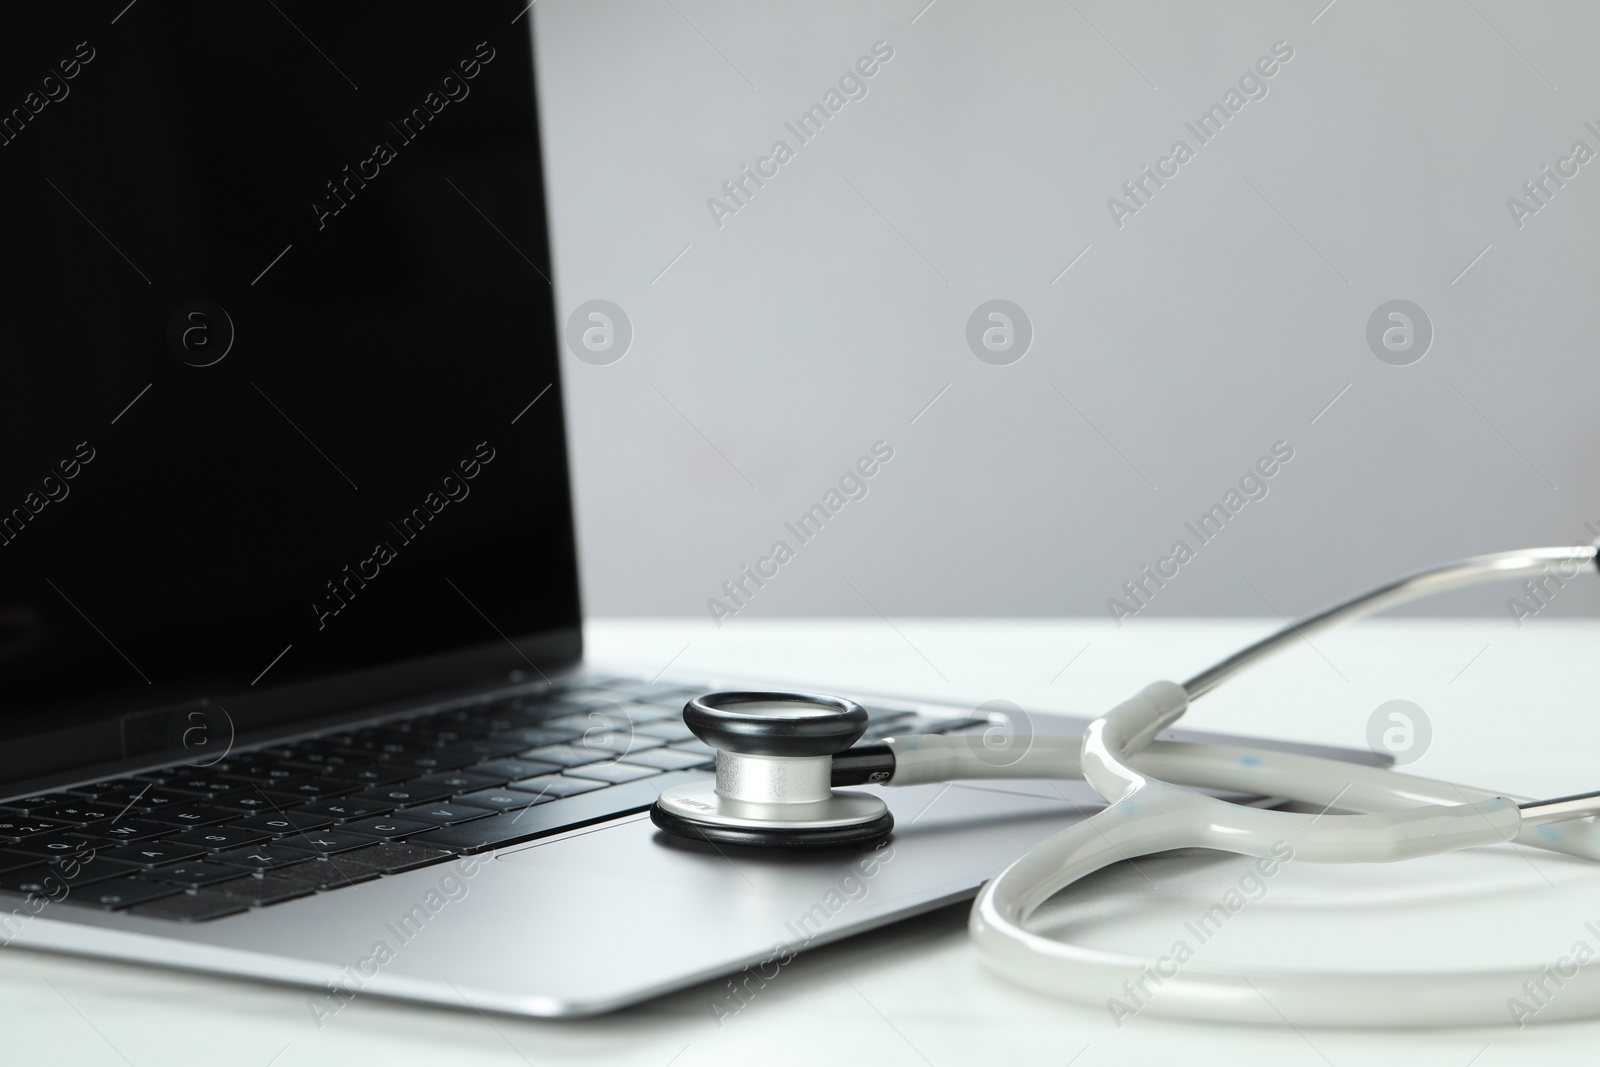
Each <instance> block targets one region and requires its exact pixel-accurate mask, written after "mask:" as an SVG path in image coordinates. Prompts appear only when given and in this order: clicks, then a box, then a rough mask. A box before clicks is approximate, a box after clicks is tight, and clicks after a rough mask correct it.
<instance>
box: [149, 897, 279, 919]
mask: <svg viewBox="0 0 1600 1067" xmlns="http://www.w3.org/2000/svg"><path fill="white" fill-rule="evenodd" d="M249 909H250V905H249V903H248V902H246V901H244V900H241V899H240V898H238V897H235V896H229V895H228V894H226V893H220V892H216V893H213V892H200V893H181V894H179V895H178V896H173V897H166V898H163V899H161V900H154V901H151V902H150V903H148V904H138V905H135V906H134V907H131V908H129V909H128V914H129V915H137V916H139V917H140V918H141V919H167V920H170V921H173V922H182V923H203V922H209V921H210V920H212V919H221V918H223V917H225V916H228V915H237V914H239V913H240V912H242V911H248V910H249Z"/></svg>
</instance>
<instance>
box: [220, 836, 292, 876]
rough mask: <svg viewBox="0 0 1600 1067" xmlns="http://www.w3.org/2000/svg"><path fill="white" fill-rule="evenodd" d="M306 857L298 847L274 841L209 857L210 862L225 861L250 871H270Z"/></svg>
mask: <svg viewBox="0 0 1600 1067" xmlns="http://www.w3.org/2000/svg"><path fill="white" fill-rule="evenodd" d="M305 858H306V853H305V852H303V851H301V850H300V849H298V848H285V847H283V845H281V844H279V843H278V842H276V841H269V842H267V843H265V844H261V845H246V846H245V847H244V848H233V849H229V850H228V851H226V852H218V853H215V854H213V855H212V856H210V857H209V859H210V860H211V861H212V862H215V863H226V864H228V865H230V866H233V867H243V868H245V869H246V870H252V871H271V870H276V869H277V868H279V867H287V866H289V864H291V863H300V862H301V861H303V860H304V859H305Z"/></svg>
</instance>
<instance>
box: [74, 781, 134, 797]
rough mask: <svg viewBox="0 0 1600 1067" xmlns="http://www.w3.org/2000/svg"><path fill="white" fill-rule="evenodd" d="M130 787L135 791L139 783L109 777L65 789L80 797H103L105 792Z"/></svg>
mask: <svg viewBox="0 0 1600 1067" xmlns="http://www.w3.org/2000/svg"><path fill="white" fill-rule="evenodd" d="M130 787H131V788H132V789H133V790H134V791H135V792H137V791H138V789H139V783H138V782H135V781H134V780H133V779H131V778H111V779H108V780H106V781H104V782H90V783H89V784H88V785H75V786H73V787H72V788H71V789H69V790H67V791H68V792H69V793H72V794H73V795H75V796H80V797H103V796H106V795H107V794H110V793H116V792H119V791H121V790H125V789H128V788H130Z"/></svg>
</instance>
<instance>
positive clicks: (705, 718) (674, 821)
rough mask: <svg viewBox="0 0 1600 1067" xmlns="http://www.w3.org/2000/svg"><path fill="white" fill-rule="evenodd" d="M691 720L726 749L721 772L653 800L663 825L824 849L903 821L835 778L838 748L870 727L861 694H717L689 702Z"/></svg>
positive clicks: (721, 841)
mask: <svg viewBox="0 0 1600 1067" xmlns="http://www.w3.org/2000/svg"><path fill="white" fill-rule="evenodd" d="M683 721H684V724H685V725H686V726H688V727H689V729H690V730H692V731H693V732H694V735H695V736H696V737H698V738H699V739H700V740H701V741H704V742H705V743H706V744H708V745H710V746H711V747H712V748H714V749H716V753H717V770H716V779H715V780H714V781H705V782H692V783H690V784H688V785H683V786H679V787H678V788H676V789H668V790H666V791H664V792H663V793H662V794H661V799H660V800H658V801H656V804H655V806H654V807H653V808H651V809H650V818H651V820H652V821H653V822H654V823H655V824H656V826H657V827H658V828H660V829H661V830H664V831H665V832H667V833H669V834H675V835H677V836H679V837H687V838H691V839H694V840H698V841H709V842H711V843H713V844H718V845H747V846H755V847H757V848H786V849H821V848H844V847H849V846H861V845H869V844H874V843H876V842H878V841H881V840H883V839H884V838H886V837H888V836H889V832H890V831H891V830H893V829H894V816H893V815H891V814H890V813H889V807H888V805H886V804H885V803H884V802H883V800H882V799H881V798H879V797H876V796H873V795H872V794H870V793H854V792H834V790H833V787H832V778H833V757H834V756H835V755H836V754H837V753H840V752H843V751H844V750H846V749H847V748H849V747H850V746H851V745H853V744H855V743H856V741H857V740H859V739H860V737H861V735H862V734H863V733H864V732H865V731H866V729H867V712H866V709H865V708H863V707H862V706H861V705H860V704H857V703H856V702H855V701H853V700H846V699H845V698H843V697H832V696H816V695H812V694H810V693H757V692H729V693H708V694H706V695H705V696H701V697H696V698H695V699H693V700H691V701H689V703H688V704H686V705H684V709H683Z"/></svg>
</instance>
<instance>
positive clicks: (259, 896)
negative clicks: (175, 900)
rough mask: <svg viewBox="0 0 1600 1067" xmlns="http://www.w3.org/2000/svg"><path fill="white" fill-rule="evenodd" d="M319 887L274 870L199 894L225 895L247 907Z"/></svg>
mask: <svg viewBox="0 0 1600 1067" xmlns="http://www.w3.org/2000/svg"><path fill="white" fill-rule="evenodd" d="M304 856H305V853H301V858H302V860H303V859H304ZM320 888H321V886H320V885H318V884H317V883H316V882H315V881H311V880H307V879H303V878H280V877H278V875H277V873H276V872H269V873H267V874H260V875H255V876H252V877H250V878H240V879H239V880H238V881H234V882H223V883H222V884H221V885H217V886H212V887H211V888H209V889H203V890H201V891H200V894H204V895H206V896H218V897H227V898H230V899H232V900H235V901H237V902H239V903H240V904H242V905H243V906H245V907H247V908H248V907H259V906H261V905H265V904H277V903H280V902H282V901H285V900H293V899H295V898H296V897H308V896H310V895H311V894H312V893H315V892H316V891H317V890H318V889H320ZM200 894H196V895H197V896H198V895H200Z"/></svg>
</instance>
